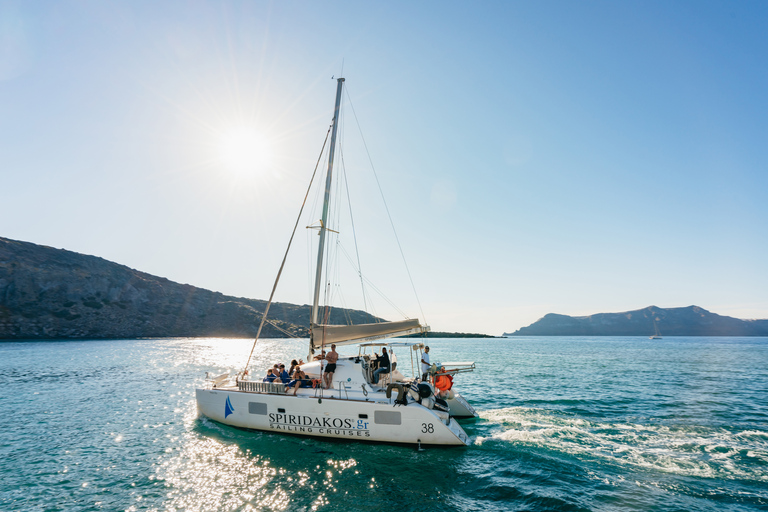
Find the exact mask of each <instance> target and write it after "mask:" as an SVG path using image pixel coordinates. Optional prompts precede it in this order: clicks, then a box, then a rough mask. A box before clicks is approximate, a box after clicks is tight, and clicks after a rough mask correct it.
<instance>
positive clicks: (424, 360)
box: [421, 347, 431, 382]
mask: <svg viewBox="0 0 768 512" xmlns="http://www.w3.org/2000/svg"><path fill="white" fill-rule="evenodd" d="M430 366H431V364H430V363H429V347H424V353H423V354H422V355H421V380H422V381H424V382H427V376H428V374H429V367H430Z"/></svg>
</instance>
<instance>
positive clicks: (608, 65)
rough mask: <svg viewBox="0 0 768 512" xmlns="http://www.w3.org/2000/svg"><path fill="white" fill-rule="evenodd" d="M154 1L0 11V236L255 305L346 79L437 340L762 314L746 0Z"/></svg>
mask: <svg viewBox="0 0 768 512" xmlns="http://www.w3.org/2000/svg"><path fill="white" fill-rule="evenodd" d="M155 4H156V2H7V1H3V2H0V41H2V45H0V180H1V181H0V187H1V188H0V197H2V200H1V201H0V236H4V237H8V238H12V239H17V240H25V241H30V242H34V243H38V244H44V245H50V246H53V247H58V248H65V249H69V250H73V251H77V252H81V253H86V254H93V255H97V256H101V257H103V258H106V259H108V260H111V261H115V262H118V263H122V264H125V265H128V266H130V267H132V268H136V269H139V270H142V271H145V272H149V273H151V274H155V275H160V276H163V277H167V278H169V279H172V280H174V281H179V282H183V283H189V284H193V285H196V286H200V287H204V288H208V289H212V290H217V291H221V292H223V293H226V294H230V295H236V296H244V297H254V298H266V297H267V296H268V294H269V291H270V289H271V285H272V280H273V278H274V274H275V272H276V270H277V268H278V266H279V263H280V259H281V257H282V253H283V251H284V248H285V244H286V243H287V240H288V236H289V232H290V229H291V227H292V225H293V222H294V220H295V215H296V213H297V208H298V204H299V202H300V201H301V197H302V196H303V193H304V189H305V186H306V183H307V180H308V177H309V175H310V174H311V171H312V168H313V167H314V163H315V160H316V159H317V154H318V152H319V148H320V146H321V145H322V139H323V137H324V135H325V131H326V129H327V126H328V123H329V120H330V117H331V111H332V107H333V96H334V93H335V81H334V80H332V79H331V77H332V76H339V75H340V74H341V73H342V69H343V75H344V76H345V77H346V80H347V81H346V84H347V87H348V89H347V91H348V94H349V98H351V100H352V105H353V106H354V112H355V113H356V115H357V118H358V120H359V121H360V124H361V126H362V130H363V134H364V136H365V142H366V144H367V146H368V150H369V151H370V154H371V159H372V161H373V163H374V165H375V168H376V172H377V174H378V176H379V180H380V182H381V186H382V188H383V190H384V193H385V195H386V197H387V201H388V205H389V208H390V212H391V214H392V217H393V221H394V223H395V225H396V227H397V232H398V236H399V238H400V241H401V243H402V247H403V252H404V253H405V255H406V258H407V261H408V265H409V268H410V271H411V274H412V276H413V281H414V284H415V286H416V289H417V291H418V294H419V299H420V302H421V304H422V309H423V311H424V314H425V315H426V318H427V321H428V322H429V323H430V324H431V325H432V327H433V329H436V330H447V331H464V332H485V333H490V334H500V333H502V332H504V331H512V330H514V329H517V328H519V327H521V326H524V325H528V324H530V323H531V322H533V321H535V320H537V319H538V318H540V317H541V316H543V315H544V314H546V313H549V312H556V313H562V314H570V315H584V314H591V313H598V312H607V311H625V310H630V309H639V308H642V307H645V306H648V305H651V304H654V305H657V306H661V307H678V306H688V305H691V304H696V305H699V306H702V307H704V308H707V309H709V310H711V311H714V312H716V313H720V314H725V315H731V316H736V317H740V318H768V292H766V290H768V270H766V263H765V262H766V261H768V237H767V236H766V234H767V233H768V177H767V176H768V172H766V171H768V169H766V162H768V149H767V148H768V144H767V143H768V101H767V100H766V92H765V91H766V90H768V71H767V70H768V68H766V65H765V63H766V62H768V38H767V37H766V35H765V30H764V28H765V25H766V21H768V4H766V3H765V2H746V1H745V2H738V3H735V2H718V3H714V2H700V1H696V2H557V1H548V2H482V3H474V2H473V3H464V2H418V3H411V2H325V3H321V2H273V3H270V2H202V1H195V2H162V3H160V5H155ZM349 113H350V110H345V118H344V119H345V121H344V123H345V124H344V127H345V128H344V131H345V148H346V144H347V142H346V140H347V138H349V139H353V137H351V136H349V135H348V133H347V132H349V134H351V133H352V132H353V130H352V128H354V131H355V132H356V130H357V128H356V125H355V122H354V117H352V116H350V115H349ZM244 130H245V131H244ZM233 133H235V134H237V133H240V134H242V133H249V134H254V138H255V139H258V143H259V148H260V149H259V155H258V158H256V160H254V161H252V162H250V163H249V165H247V166H245V167H243V165H237V163H236V162H234V161H233V160H232V157H231V155H230V156H227V155H226V154H225V152H226V150H225V149H222V148H225V147H228V146H227V141H229V140H231V136H232V134H233ZM228 137H229V138H228ZM349 147H350V148H351V147H352V143H351V141H350V142H349ZM264 155H267V156H268V158H266V157H264ZM252 156H253V155H252ZM355 156H356V157H358V158H359V160H360V161H361V162H362V163H360V164H359V165H360V166H361V167H362V166H364V163H365V162H367V157H365V156H364V154H363V153H361V152H360V151H359V150H358V152H357V153H355V151H354V150H352V149H350V150H349V152H348V153H347V152H346V150H345V159H346V158H347V157H349V162H348V163H347V165H348V166H349V167H348V168H349V169H350V172H351V171H352V170H353V167H354V165H356V164H353V163H352V162H353V159H354V158H353V157H355ZM262 157H264V158H262ZM366 179H367V180H368V185H370V184H371V183H370V178H366ZM363 181H365V180H363ZM350 186H351V187H352V186H353V185H350ZM361 190H362V185H361ZM376 194H378V192H376ZM374 196H375V194H374ZM366 197H370V196H366ZM353 204H354V200H353ZM357 204H358V205H359V206H360V207H361V213H360V218H361V220H365V219H368V220H371V221H373V223H374V224H375V223H376V222H377V221H380V220H381V218H382V217H381V214H380V213H379V214H376V213H373V201H372V200H369V199H363V200H361V201H360V202H358V203H357ZM369 206H370V211H369ZM356 222H357V218H356ZM302 228H303V226H302ZM385 231H386V227H381V229H379V228H378V227H374V228H373V229H372V230H370V231H368V232H367V234H368V235H371V234H372V233H373V234H375V235H376V237H371V236H369V238H374V239H375V240H377V242H376V243H374V245H373V249H372V250H369V253H368V254H366V256H367V258H369V259H370V260H372V264H371V265H370V266H368V265H367V264H366V261H365V260H363V268H364V270H365V269H371V270H373V271H376V270H379V269H382V270H383V271H382V272H380V274H381V275H384V276H385V277H384V278H383V280H384V281H385V283H386V284H393V285H394V284H395V283H397V285H398V289H401V288H407V289H408V290H409V289H410V285H409V284H407V278H405V279H406V280H405V281H404V283H405V284H403V282H402V281H400V280H399V279H400V278H397V279H396V278H395V277H393V276H394V274H395V273H396V272H395V271H394V270H392V272H391V274H392V275H390V269H394V268H397V271H398V273H399V272H400V270H401V268H400V267H401V266H402V265H401V264H399V263H397V264H396V263H393V262H394V261H397V258H399V255H398V254H395V256H396V257H393V256H390V255H387V256H385V255H384V254H385V251H384V248H383V247H384V245H391V244H390V243H389V242H391V240H388V241H387V243H386V244H385V243H384V242H385V238H386V237H385V236H384V235H383V234H382V233H384V232H385ZM365 234H366V232H365V231H364V230H363V231H361V232H360V233H358V236H359V237H360V238H365V236H364V235H365ZM299 238H300V239H302V240H304V241H306V239H307V238H308V237H306V236H305V235H304V234H303V233H300V236H299ZM360 243H361V244H363V241H361V242H360ZM298 251H299V254H298V256H292V259H291V261H290V263H291V264H292V265H293V266H294V267H297V268H298V270H297V271H295V272H289V273H287V274H286V277H285V280H284V282H283V283H282V285H281V288H280V289H279V292H278V295H277V298H278V300H282V301H286V302H294V303H307V302H308V301H310V300H311V298H310V295H309V293H308V289H309V287H308V285H307V274H308V272H307V260H308V258H307V256H306V253H307V249H306V248H299V249H298ZM388 265H389V267H388ZM371 278H372V279H373V280H374V281H376V277H375V276H372V277H371ZM379 282H380V279H379ZM391 293H392V295H391V296H390V295H388V296H390V297H393V300H396V301H398V303H399V297H398V294H399V292H391ZM411 295H412V294H411ZM409 300H411V299H408V298H404V299H403V301H404V302H406V303H407V302H408V301H409ZM347 305H349V306H357V304H347ZM403 308H405V309H406V310H407V311H408V312H409V313H411V312H412V314H413V315H418V314H419V311H418V308H417V309H416V310H415V311H413V309H412V308H413V305H412V304H410V305H409V304H405V305H404V306H403ZM408 308H411V309H408ZM376 313H378V314H381V315H382V316H387V317H393V315H390V314H388V313H387V312H386V311H385V310H384V309H381V310H377V311H376Z"/></svg>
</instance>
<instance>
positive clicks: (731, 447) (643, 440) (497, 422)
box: [475, 407, 768, 482]
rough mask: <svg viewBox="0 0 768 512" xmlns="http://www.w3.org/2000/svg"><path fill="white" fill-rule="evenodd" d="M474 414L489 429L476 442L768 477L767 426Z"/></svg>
mask: <svg viewBox="0 0 768 512" xmlns="http://www.w3.org/2000/svg"><path fill="white" fill-rule="evenodd" d="M479 414H480V417H481V418H482V419H484V420H486V421H488V422H489V423H490V425H487V426H488V427H490V429H489V433H488V435H486V436H480V435H478V436H477V437H476V439H475V444H476V445H482V444H483V443H489V442H495V441H502V442H511V443H515V444H519V445H529V446H534V447H543V448H547V449H551V450H555V451H558V452H562V453H566V454H568V455H571V456H574V457H576V458H583V459H595V458H599V459H602V460H603V461H610V462H613V463H615V464H620V465H629V466H634V467H636V468H638V469H645V470H651V471H660V472H666V473H672V474H677V475H682V476H693V477H701V478H723V479H729V480H748V481H753V482H768V473H766V472H765V468H766V466H768V433H766V432H761V431H757V430H741V429H737V428H733V429H725V428H712V427H703V426H696V425H661V424H653V423H649V424H641V423H632V422H622V423H606V422H599V421H589V420H586V419H583V418H576V417H573V416H566V415H563V414H559V413H558V412H556V411H550V410H542V409H527V408H521V407H510V408H505V409H496V410H487V411H482V412H480V413H479ZM478 426H479V425H478Z"/></svg>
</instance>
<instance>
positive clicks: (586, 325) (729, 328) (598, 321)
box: [504, 306, 768, 336]
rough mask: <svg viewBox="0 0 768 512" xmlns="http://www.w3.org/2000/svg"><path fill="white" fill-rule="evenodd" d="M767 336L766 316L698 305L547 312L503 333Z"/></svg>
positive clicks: (539, 334)
mask: <svg viewBox="0 0 768 512" xmlns="http://www.w3.org/2000/svg"><path fill="white" fill-rule="evenodd" d="M654 324H655V326H656V327H658V329H659V332H660V334H661V335H662V336H768V320H739V319H738V318H733V317H730V316H721V315H717V314H715V313H710V312H709V311H707V310H706V309H704V308H700V307H698V306H688V307H685V308H668V309H663V308H657V307H656V306H649V307H647V308H645V309H638V310H636V311H627V312H624V313H599V314H596V315H590V316H578V317H574V316H567V315H557V314H554V313H550V314H548V315H545V316H544V317H543V318H541V319H540V320H537V321H536V322H534V323H532V324H531V325H529V326H528V327H523V328H521V329H519V330H517V331H515V332H513V333H505V334H504V335H505V336H650V335H652V334H654V333H655V332H656V330H655V327H654Z"/></svg>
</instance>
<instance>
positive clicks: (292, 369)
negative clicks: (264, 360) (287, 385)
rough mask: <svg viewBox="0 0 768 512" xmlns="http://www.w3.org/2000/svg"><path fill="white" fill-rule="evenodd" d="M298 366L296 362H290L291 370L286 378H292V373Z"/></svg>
mask: <svg viewBox="0 0 768 512" xmlns="http://www.w3.org/2000/svg"><path fill="white" fill-rule="evenodd" d="M297 366H299V362H298V361H297V360H295V359H294V360H293V361H291V369H290V370H288V376H289V377H293V372H295V371H296V367H297Z"/></svg>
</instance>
